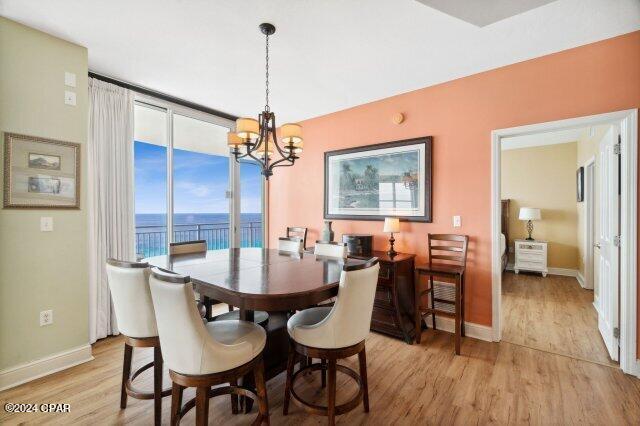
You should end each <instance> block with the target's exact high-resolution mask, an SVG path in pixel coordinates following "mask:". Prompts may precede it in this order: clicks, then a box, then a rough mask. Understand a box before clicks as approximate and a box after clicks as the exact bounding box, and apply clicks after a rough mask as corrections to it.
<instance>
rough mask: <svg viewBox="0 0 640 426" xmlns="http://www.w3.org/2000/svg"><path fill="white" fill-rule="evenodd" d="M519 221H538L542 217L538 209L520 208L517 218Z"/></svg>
mask: <svg viewBox="0 0 640 426" xmlns="http://www.w3.org/2000/svg"><path fill="white" fill-rule="evenodd" d="M518 219H520V220H540V219H542V216H541V215H540V209H535V208H533V207H520V215H519V216H518Z"/></svg>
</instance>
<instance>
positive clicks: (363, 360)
mask: <svg viewBox="0 0 640 426" xmlns="http://www.w3.org/2000/svg"><path fill="white" fill-rule="evenodd" d="M358 361H359V362H360V380H361V381H362V390H363V392H364V395H363V396H362V404H363V405H364V412H365V413H368V412H369V384H368V382H367V352H366V349H365V348H362V350H361V351H360V353H358Z"/></svg>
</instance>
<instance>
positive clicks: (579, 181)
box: [576, 167, 584, 203]
mask: <svg viewBox="0 0 640 426" xmlns="http://www.w3.org/2000/svg"><path fill="white" fill-rule="evenodd" d="M576 189H577V199H578V202H579V203H581V202H583V201H584V167H580V168H579V169H578V172H577V173H576Z"/></svg>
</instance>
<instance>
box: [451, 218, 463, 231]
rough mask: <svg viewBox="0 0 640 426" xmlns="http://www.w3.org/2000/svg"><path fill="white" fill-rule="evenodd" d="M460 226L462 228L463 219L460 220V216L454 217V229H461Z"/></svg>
mask: <svg viewBox="0 0 640 426" xmlns="http://www.w3.org/2000/svg"><path fill="white" fill-rule="evenodd" d="M460 226H462V219H460V216H454V217H453V227H454V228H460Z"/></svg>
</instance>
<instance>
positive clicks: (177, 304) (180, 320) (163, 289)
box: [149, 268, 269, 425]
mask: <svg viewBox="0 0 640 426" xmlns="http://www.w3.org/2000/svg"><path fill="white" fill-rule="evenodd" d="M149 284H150V287H151V296H152V299H153V305H154V310H155V316H156V322H157V324H158V333H159V336H160V346H161V347H162V348H163V350H164V359H165V362H166V364H167V366H168V368H169V375H170V377H171V380H172V381H173V388H172V400H171V424H177V423H178V422H179V420H180V416H181V411H182V392H183V390H184V388H185V387H195V388H196V398H195V407H196V424H198V425H201V424H202V425H204V424H207V421H208V412H209V397H211V396H219V395H228V394H231V395H245V396H249V397H252V398H253V399H255V400H257V401H258V406H259V414H258V418H257V419H256V421H257V422H262V423H267V424H268V423H269V408H268V403H267V393H266V387H265V378H264V364H263V360H262V351H263V349H264V346H265V343H266V332H265V330H264V329H263V328H262V327H260V326H259V325H257V324H254V323H252V322H247V321H214V322H208V323H206V324H205V323H203V322H202V319H201V318H200V315H199V313H198V310H197V309H196V306H195V304H194V303H193V287H192V283H191V280H190V278H189V277H185V276H182V275H178V274H174V273H171V272H169V271H164V270H162V269H158V268H154V269H153V270H152V272H151V277H150V278H149ZM251 371H253V374H254V377H255V383H256V388H257V396H256V394H255V393H254V392H253V391H252V390H250V389H247V388H242V387H238V386H236V385H235V383H237V380H238V379H240V378H241V377H242V376H244V375H245V374H248V373H249V372H251ZM223 383H230V384H231V385H230V386H225V387H220V388H216V389H215V390H211V387H212V386H215V385H219V384H223Z"/></svg>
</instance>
